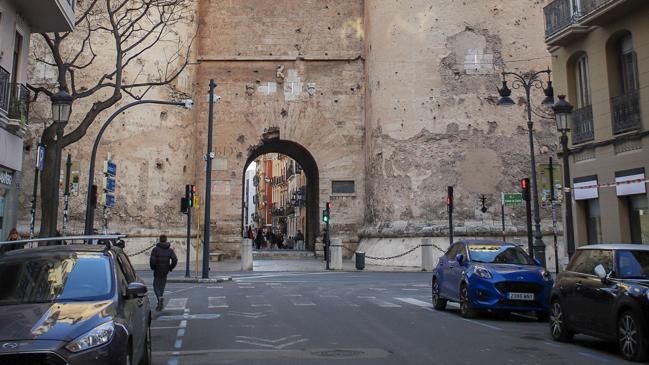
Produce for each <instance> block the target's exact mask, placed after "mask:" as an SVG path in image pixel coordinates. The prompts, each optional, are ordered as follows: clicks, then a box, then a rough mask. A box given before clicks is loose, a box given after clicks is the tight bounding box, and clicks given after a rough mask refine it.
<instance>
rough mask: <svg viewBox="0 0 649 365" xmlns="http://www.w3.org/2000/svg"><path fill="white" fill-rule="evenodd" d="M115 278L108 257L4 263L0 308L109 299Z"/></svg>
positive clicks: (0, 263) (73, 256) (71, 256)
mask: <svg viewBox="0 0 649 365" xmlns="http://www.w3.org/2000/svg"><path fill="white" fill-rule="evenodd" d="M111 277H112V271H111V268H110V261H109V259H108V257H106V256H102V255H97V254H77V253H70V254H69V255H65V256H60V255H59V256H54V257H33V258H27V259H25V258H20V259H18V258H11V259H9V260H2V261H0V278H1V279H0V305H14V304H28V303H53V302H66V301H95V300H104V299H108V298H109V297H110V295H111V293H112V292H113V286H112V280H111Z"/></svg>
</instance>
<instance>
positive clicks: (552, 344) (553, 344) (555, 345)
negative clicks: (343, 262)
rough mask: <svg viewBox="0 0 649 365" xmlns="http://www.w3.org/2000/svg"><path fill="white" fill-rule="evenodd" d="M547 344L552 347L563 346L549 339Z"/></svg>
mask: <svg viewBox="0 0 649 365" xmlns="http://www.w3.org/2000/svg"><path fill="white" fill-rule="evenodd" d="M545 344H546V345H548V346H551V347H561V346H559V345H557V344H556V343H552V342H547V341H546V342H545Z"/></svg>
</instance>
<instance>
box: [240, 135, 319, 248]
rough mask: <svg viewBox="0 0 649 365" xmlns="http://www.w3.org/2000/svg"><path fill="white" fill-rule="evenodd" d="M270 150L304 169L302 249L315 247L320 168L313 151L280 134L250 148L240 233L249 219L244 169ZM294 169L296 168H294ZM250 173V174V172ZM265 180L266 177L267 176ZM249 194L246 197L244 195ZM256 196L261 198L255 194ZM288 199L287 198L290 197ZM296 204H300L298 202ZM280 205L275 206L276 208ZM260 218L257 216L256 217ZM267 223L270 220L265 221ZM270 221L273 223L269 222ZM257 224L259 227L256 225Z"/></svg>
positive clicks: (243, 175) (244, 231) (245, 228)
mask: <svg viewBox="0 0 649 365" xmlns="http://www.w3.org/2000/svg"><path fill="white" fill-rule="evenodd" d="M269 154H279V155H284V156H287V157H288V158H290V159H292V160H294V161H295V163H296V165H298V166H299V167H300V169H301V170H302V171H303V174H304V176H305V178H306V184H305V188H304V189H303V192H302V193H301V194H300V195H301V196H300V198H301V199H302V200H304V203H305V205H306V207H305V216H304V218H305V222H304V231H303V232H302V233H303V234H304V238H305V239H304V242H305V247H304V248H305V249H306V250H308V251H315V242H316V238H317V236H318V233H319V228H320V223H319V207H320V196H319V191H320V186H319V181H320V172H319V169H318V165H317V163H316V161H315V159H314V158H313V155H311V153H310V152H309V151H308V150H307V149H306V148H304V147H302V146H301V145H300V144H298V143H295V142H293V141H289V140H282V139H279V138H276V139H264V140H262V142H261V143H260V144H258V145H256V146H254V147H252V148H251V149H250V150H249V153H248V159H247V160H246V163H245V165H244V167H243V174H242V180H243V183H242V195H241V196H242V200H241V235H242V237H246V236H247V226H246V222H247V221H248V223H251V222H250V221H249V219H247V217H248V216H249V215H248V213H249V211H248V209H246V203H247V200H246V199H250V195H251V194H250V193H248V194H246V193H247V191H246V189H247V188H248V189H249V188H250V186H249V183H248V184H247V178H246V171H248V168H249V167H250V165H251V164H252V163H253V162H255V161H256V160H258V159H259V158H260V157H262V156H264V155H269ZM293 172H295V171H293ZM249 176H250V175H249ZM267 181H268V180H267ZM247 197H248V198H247ZM258 199H262V198H261V197H258ZM289 199H290V198H289ZM298 207H299V205H298ZM279 208H280V207H276V209H279ZM257 218H260V217H257ZM258 223H260V221H259V220H258ZM264 223H265V224H266V225H268V224H269V222H267V221H265V222H264ZM249 225H250V224H249ZM271 225H272V223H271ZM257 228H259V227H257ZM291 233H294V232H291Z"/></svg>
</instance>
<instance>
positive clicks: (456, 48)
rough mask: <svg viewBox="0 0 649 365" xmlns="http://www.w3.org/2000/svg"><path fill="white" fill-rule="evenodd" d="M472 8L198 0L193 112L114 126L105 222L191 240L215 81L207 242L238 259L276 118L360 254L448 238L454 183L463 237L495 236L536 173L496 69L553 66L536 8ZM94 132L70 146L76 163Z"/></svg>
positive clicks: (504, 4)
mask: <svg viewBox="0 0 649 365" xmlns="http://www.w3.org/2000/svg"><path fill="white" fill-rule="evenodd" d="M479 3H480V4H479V5H478V4H476V2H470V1H465V2H458V1H453V0H365V1H363V0H273V1H270V0H237V1H227V0H197V1H196V6H197V9H196V12H197V22H196V23H197V28H198V30H197V32H198V33H197V40H196V42H195V47H194V48H195V49H194V52H193V53H194V57H195V62H193V65H192V67H191V68H190V69H189V70H188V72H187V74H186V75H185V77H184V79H183V80H182V84H183V85H190V87H189V89H191V90H190V91H191V92H192V93H193V94H194V95H195V97H194V99H195V101H196V107H195V109H194V110H193V111H192V112H184V111H179V110H172V109H169V108H146V109H145V108H143V109H140V110H139V111H137V112H136V111H134V112H131V113H128V117H129V119H130V121H129V123H128V125H127V124H126V123H125V124H124V128H123V129H122V130H121V131H117V132H115V133H113V134H112V137H111V138H110V140H109V141H108V142H107V143H106V144H105V151H108V150H110V151H112V152H113V156H114V159H115V160H117V161H122V164H123V165H124V168H123V170H122V172H123V174H124V180H123V181H125V182H124V183H123V184H122V185H120V187H119V194H120V195H119V196H120V197H121V201H122V203H121V204H120V205H119V209H118V211H119V213H118V214H117V215H116V216H115V217H114V218H115V221H114V222H113V223H112V225H113V226H119V225H120V224H121V225H126V227H127V228H128V227H131V229H135V227H139V226H141V225H145V226H146V227H147V228H150V229H151V232H153V231H154V230H156V229H165V230H169V231H172V233H176V234H178V235H179V236H180V235H182V232H183V231H182V224H183V220H184V217H183V216H182V215H180V214H179V213H177V211H178V208H177V201H178V198H179V197H180V196H181V194H182V192H183V189H184V184H186V183H191V182H195V183H197V184H198V185H199V187H200V189H199V191H201V192H203V191H204V187H203V186H202V185H201V183H202V182H203V181H204V179H203V172H204V167H203V166H204V161H203V157H202V156H203V155H204V154H205V151H206V141H205V140H206V136H205V135H206V132H207V123H206V121H207V110H208V108H207V106H208V105H207V104H208V103H207V100H206V97H205V94H206V93H207V89H208V82H209V80H210V79H214V80H215V81H216V82H217V84H218V88H217V94H218V95H219V96H221V101H220V102H219V103H218V104H217V105H216V108H215V111H216V112H215V129H214V145H215V148H214V150H215V152H216V159H215V162H214V169H213V170H214V171H213V172H212V179H213V182H214V185H213V186H212V197H213V201H212V220H213V221H212V232H213V234H212V244H211V245H212V248H213V249H217V248H218V249H220V250H224V251H226V252H228V253H230V254H231V255H236V254H237V250H238V243H239V240H240V238H239V237H240V234H241V217H242V215H241V214H242V213H241V204H242V203H241V192H242V182H243V174H244V169H245V166H246V163H247V162H249V158H250V157H252V156H251V155H249V151H252V154H253V155H254V153H255V149H254V146H255V145H258V144H259V143H260V141H261V140H262V134H263V132H264V130H265V129H267V128H269V127H278V128H279V130H280V139H281V140H286V141H290V142H294V143H297V144H299V145H300V146H302V147H303V148H304V149H306V150H307V151H308V152H309V153H310V155H311V156H312V157H313V159H314V160H315V162H316V164H317V167H318V180H319V181H318V182H319V185H318V186H319V191H318V194H317V195H318V197H317V198H318V199H317V201H318V202H319V205H320V206H319V207H318V209H321V207H322V206H323V205H324V202H325V201H329V200H330V201H333V203H334V209H333V211H332V223H333V229H334V235H336V236H340V237H341V238H343V241H344V242H346V245H348V246H351V247H352V248H355V247H356V246H357V245H358V244H360V245H361V247H363V249H365V250H366V251H367V252H376V253H378V254H380V253H381V252H388V251H389V252H393V251H395V250H394V246H395V245H398V242H399V238H400V237H409V238H408V239H409V240H412V239H413V238H416V237H423V236H438V237H440V239H441V237H443V236H445V235H446V232H445V230H444V229H445V228H444V227H445V226H446V221H445V219H446V207H445V194H446V186H447V185H454V186H455V189H456V205H457V208H456V220H457V224H458V233H459V234H460V235H462V234H464V235H467V236H475V235H484V236H498V235H499V232H500V228H499V220H500V212H499V197H500V191H516V190H518V188H517V186H518V181H519V179H520V178H521V177H523V176H527V175H529V169H530V167H529V145H528V144H527V131H526V125H525V117H524V106H523V102H522V100H520V99H518V100H517V103H518V105H517V106H516V107H513V108H510V109H503V108H499V107H497V106H496V105H495V103H496V101H497V99H496V98H495V96H497V93H496V87H497V86H499V83H500V72H501V71H502V70H503V69H505V68H506V69H508V70H514V71H527V70H530V69H536V70H539V69H542V68H546V67H547V66H548V65H549V64H550V59H549V55H548V53H547V51H546V49H545V45H544V39H543V23H542V12H541V7H542V2H536V1H535V2H521V1H519V0H489V1H480V2H479ZM188 31H189V30H188ZM514 92H515V93H516V92H518V90H514ZM165 94H166V93H164V92H163V93H160V94H159V95H158V96H160V97H165V96H167V97H169V96H171V95H170V94H168V95H165ZM538 95H539V96H542V93H541V92H539V93H538ZM517 96H521V97H522V96H524V95H523V93H519V95H517ZM163 113H164V114H163ZM151 116H155V119H156V123H148V122H147V119H148V118H150V117H151ZM158 119H159V120H160V123H161V124H159V123H158V122H157V120H158ZM553 129H554V127H553V125H552V123H551V122H548V121H545V122H541V121H538V122H537V124H536V136H535V137H536V143H537V153H541V154H540V155H539V157H538V158H539V160H540V162H545V161H544V159H545V160H547V157H544V156H543V154H542V153H544V152H548V151H551V150H552V149H554V144H555V142H556V139H555V136H554V135H553ZM94 131H95V130H93V131H91V132H90V133H89V135H88V136H87V137H86V139H84V141H83V142H82V143H81V144H80V145H79V146H76V147H75V148H78V149H79V152H80V153H79V158H82V157H83V156H86V155H87V153H86V151H87V149H88V145H89V143H90V140H91V138H92V137H93V136H94V133H95V132H94ZM251 146H253V148H252V149H251V148H250V147H251ZM539 151H540V152H539ZM275 152H282V151H275ZM104 153H105V152H104ZM546 156H548V155H546ZM291 157H293V158H296V156H291ZM30 158H31V156H30ZM29 163H30V162H28V164H29ZM83 166H87V164H84V163H82V167H83ZM29 179H30V178H29V176H27V177H26V180H27V181H29ZM335 180H344V181H349V180H352V181H354V184H355V193H353V194H332V190H331V187H332V181H335ZM82 181H83V177H82ZM26 185H28V184H26ZM29 189H30V188H29V187H28V186H26V189H25V190H26V191H27V190H29ZM81 189H82V191H84V190H85V186H82V187H81ZM481 194H484V195H486V196H487V207H488V211H487V213H482V212H480V210H479V208H480V201H479V196H480V195H481ZM143 196H145V197H146V200H145V201H142V200H141V198H142V197H143ZM25 199H26V198H25ZM79 200H82V199H79ZM25 201H27V200H25ZM543 214H544V216H543V218H549V214H548V213H547V211H544V212H543ZM75 217H76V218H78V217H79V216H78V215H77V216H75ZM316 219H318V218H316ZM318 221H319V220H318ZM507 223H508V226H509V228H508V229H509V230H510V232H517V230H519V229H520V228H521V227H524V214H522V212H521V211H519V210H516V211H513V212H508V215H507ZM144 233H145V232H144ZM415 241H416V240H415ZM404 242H405V241H404ZM444 247H446V246H444ZM397 251H398V250H397ZM548 251H551V250H548ZM415 261H416V260H415Z"/></svg>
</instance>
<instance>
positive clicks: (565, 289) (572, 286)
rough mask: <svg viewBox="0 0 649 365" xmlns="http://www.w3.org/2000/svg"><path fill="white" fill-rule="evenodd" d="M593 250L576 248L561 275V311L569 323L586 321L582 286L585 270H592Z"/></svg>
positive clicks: (585, 276) (578, 325)
mask: <svg viewBox="0 0 649 365" xmlns="http://www.w3.org/2000/svg"><path fill="white" fill-rule="evenodd" d="M592 251H593V250H577V251H576V252H575V256H574V257H573V259H572V261H570V265H568V267H567V268H566V273H565V274H564V275H563V276H562V279H561V281H560V282H559V283H558V284H559V290H560V292H561V293H562V295H563V296H562V303H563V312H564V316H565V317H566V320H567V321H568V322H569V323H570V325H572V326H575V327H580V328H581V327H582V326H583V325H584V323H585V322H586V320H585V318H584V315H585V314H584V308H585V307H584V303H583V301H584V299H583V291H582V289H583V287H584V280H585V279H586V278H587V275H586V273H587V272H593V270H594V269H595V265H593V264H592V262H591V261H592V260H591V258H590V257H591V253H592Z"/></svg>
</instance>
